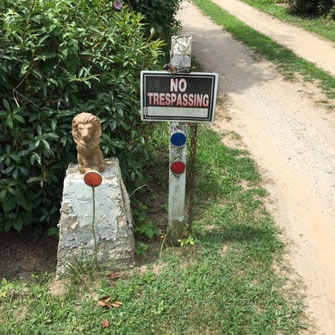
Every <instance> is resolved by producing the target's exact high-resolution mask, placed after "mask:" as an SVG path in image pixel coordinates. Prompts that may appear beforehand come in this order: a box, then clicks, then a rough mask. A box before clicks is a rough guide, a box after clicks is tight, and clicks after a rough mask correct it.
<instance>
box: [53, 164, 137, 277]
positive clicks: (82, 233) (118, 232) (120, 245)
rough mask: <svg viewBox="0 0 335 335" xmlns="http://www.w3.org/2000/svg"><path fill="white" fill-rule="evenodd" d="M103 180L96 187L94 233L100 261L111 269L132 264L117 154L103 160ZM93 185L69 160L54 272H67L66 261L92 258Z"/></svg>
mask: <svg viewBox="0 0 335 335" xmlns="http://www.w3.org/2000/svg"><path fill="white" fill-rule="evenodd" d="M106 163H107V164H106V170H105V172H103V173H102V177H103V181H102V184H101V185H100V186H98V187H96V188H95V206H96V207H95V208H96V211H95V235H96V241H97V259H98V263H99V264H103V265H106V266H107V267H108V268H110V269H111V270H113V269H122V268H127V267H132V266H133V265H134V253H135V242H134V235H133V230H132V228H133V220H132V214H131V208H130V203H129V197H128V194H127V191H126V189H125V186H124V184H123V181H122V177H121V171H120V167H119V161H118V159H117V158H112V159H109V160H106ZM92 218H93V202H92V189H91V187H89V186H87V185H86V184H85V183H84V177H83V175H82V174H80V173H79V171H78V167H77V165H74V164H70V165H69V168H68V169H67V172H66V177H65V180H64V190H63V200H62V207H61V217H60V221H59V224H58V226H59V245H58V253H57V271H56V273H57V276H62V275H64V274H66V273H67V269H68V263H72V264H75V263H76V262H77V261H81V262H85V261H92V260H93V258H94V238H93V233H92Z"/></svg>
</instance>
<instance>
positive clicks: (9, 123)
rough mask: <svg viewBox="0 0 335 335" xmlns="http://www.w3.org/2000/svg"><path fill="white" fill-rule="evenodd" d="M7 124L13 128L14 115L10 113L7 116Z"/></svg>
mask: <svg viewBox="0 0 335 335" xmlns="http://www.w3.org/2000/svg"><path fill="white" fill-rule="evenodd" d="M6 124H7V126H8V127H9V128H10V129H11V130H13V127H14V123H13V119H12V116H11V115H10V114H9V115H8V116H7V119H6Z"/></svg>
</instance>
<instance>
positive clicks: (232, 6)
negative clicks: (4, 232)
mask: <svg viewBox="0 0 335 335" xmlns="http://www.w3.org/2000/svg"><path fill="white" fill-rule="evenodd" d="M212 1H213V2H214V3H216V4H217V5H219V6H220V7H222V8H223V9H225V10H226V11H228V12H229V13H230V14H232V15H234V16H236V17H237V18H238V19H240V20H241V21H243V22H245V23H246V24H247V25H248V26H250V27H252V28H253V29H255V30H257V31H258V32H260V33H262V34H263V35H266V36H268V37H270V38H271V39H272V40H274V41H276V42H278V43H279V44H281V45H284V46H285V47H287V48H288V49H290V50H292V51H293V52H294V53H295V54H296V55H298V56H299V57H302V58H304V59H306V60H308V61H310V62H312V63H315V64H316V65H317V66H318V67H319V68H320V69H323V70H325V71H328V72H329V73H331V74H332V75H333V76H335V45H334V43H332V42H329V41H327V40H321V39H320V37H317V36H316V35H314V34H312V33H309V32H307V31H305V30H303V29H300V28H297V27H294V26H291V25H288V24H286V23H283V22H281V21H279V20H277V19H275V18H274V17H272V16H270V15H268V14H265V13H262V12H259V11H258V10H257V9H255V8H253V7H250V6H248V5H247V4H245V3H243V2H240V1H238V0H228V1H227V0H212Z"/></svg>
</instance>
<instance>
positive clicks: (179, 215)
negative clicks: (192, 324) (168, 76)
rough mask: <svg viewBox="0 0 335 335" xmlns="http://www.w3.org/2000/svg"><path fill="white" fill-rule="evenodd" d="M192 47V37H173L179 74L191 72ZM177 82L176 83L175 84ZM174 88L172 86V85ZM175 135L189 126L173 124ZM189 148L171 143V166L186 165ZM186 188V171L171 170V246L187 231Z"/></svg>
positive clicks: (173, 63) (173, 58) (174, 61)
mask: <svg viewBox="0 0 335 335" xmlns="http://www.w3.org/2000/svg"><path fill="white" fill-rule="evenodd" d="M191 46H192V36H173V37H172V41H171V62H170V64H171V67H172V68H176V73H178V72H190V70H191ZM175 82H176V81H174V83H175ZM176 85H178V86H177V89H178V88H179V89H181V90H184V89H185V87H184V86H185V85H184V84H182V85H181V84H180V82H178V84H176ZM171 86H172V85H171ZM175 133H182V134H184V135H186V133H187V124H186V123H179V122H171V124H170V136H171V138H172V137H173V136H176V135H174V134H175ZM186 153H187V146H186V145H183V146H181V147H177V146H175V145H173V144H172V143H171V140H170V142H169V164H170V167H171V166H172V164H173V163H174V162H177V161H180V162H182V163H184V166H185V164H186ZM185 187H186V171H185V168H184V171H183V173H181V174H176V173H174V172H173V171H172V169H171V168H170V170H169V204H168V210H169V213H168V229H167V239H168V241H169V242H170V243H171V244H174V245H176V244H177V243H178V240H180V239H182V238H183V235H184V231H185Z"/></svg>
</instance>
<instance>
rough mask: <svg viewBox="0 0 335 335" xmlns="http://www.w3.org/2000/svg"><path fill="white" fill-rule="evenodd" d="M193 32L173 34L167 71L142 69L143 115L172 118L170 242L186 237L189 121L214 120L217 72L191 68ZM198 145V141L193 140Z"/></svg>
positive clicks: (154, 117) (168, 232)
mask: <svg viewBox="0 0 335 335" xmlns="http://www.w3.org/2000/svg"><path fill="white" fill-rule="evenodd" d="M191 41H192V36H172V43H171V61H170V64H169V65H168V66H167V71H142V72H141V118H142V120H143V121H163V122H164V121H169V122H170V143H169V163H170V169H169V204H168V207H169V209H168V229H167V239H168V241H169V243H171V244H174V245H177V244H178V240H181V239H183V238H184V235H185V232H186V229H185V228H186V222H185V186H186V152H187V148H186V136H187V123H186V122H188V123H197V122H213V121H214V113H215V104H216V92H217V85H218V74H217V73H205V72H200V73H199V72H191V73H190V69H191ZM193 146H195V144H193Z"/></svg>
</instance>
